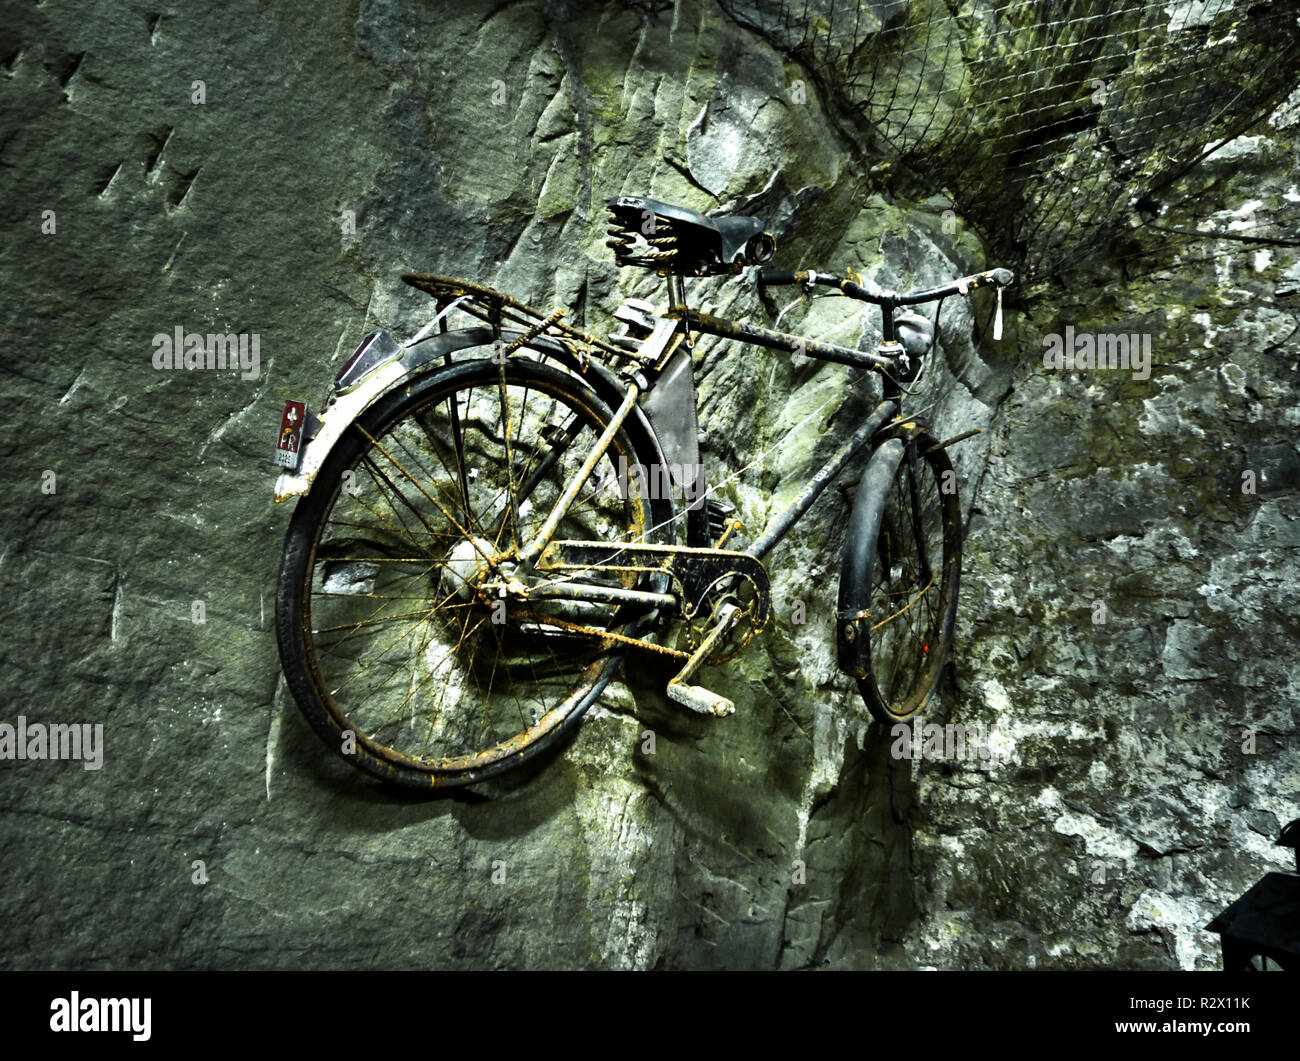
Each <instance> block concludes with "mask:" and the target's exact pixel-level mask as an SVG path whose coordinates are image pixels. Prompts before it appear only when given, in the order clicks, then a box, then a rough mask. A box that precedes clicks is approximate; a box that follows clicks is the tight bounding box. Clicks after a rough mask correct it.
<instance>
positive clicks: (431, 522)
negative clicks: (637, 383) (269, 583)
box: [276, 356, 672, 787]
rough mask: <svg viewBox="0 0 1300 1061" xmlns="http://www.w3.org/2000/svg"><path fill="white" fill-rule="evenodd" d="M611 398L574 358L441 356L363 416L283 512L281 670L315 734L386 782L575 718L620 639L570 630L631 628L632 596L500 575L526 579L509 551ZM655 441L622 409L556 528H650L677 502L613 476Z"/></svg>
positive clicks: (580, 532)
mask: <svg viewBox="0 0 1300 1061" xmlns="http://www.w3.org/2000/svg"><path fill="white" fill-rule="evenodd" d="M612 416H613V414H612V413H611V411H610V410H609V407H608V406H607V405H606V404H604V403H603V402H602V401H601V400H600V399H599V398H598V397H597V396H596V394H595V392H594V391H592V390H591V389H590V388H589V387H588V386H587V385H586V384H585V383H584V382H582V381H581V380H579V379H578V378H577V377H575V376H573V375H571V374H569V373H565V372H561V371H559V370H558V369H556V368H553V367H550V366H548V365H544V364H540V363H537V362H534V361H531V360H528V359H526V358H524V357H519V356H516V357H512V358H510V359H509V360H507V362H506V363H505V364H504V365H497V364H495V363H493V362H491V361H483V360H472V361H464V362H458V363H456V364H455V365H452V366H450V367H446V368H443V369H439V370H438V371H436V372H434V373H431V374H429V375H427V376H424V377H422V378H420V379H418V380H416V381H414V382H412V383H410V384H407V385H403V386H402V387H399V388H397V389H396V390H394V391H392V392H390V393H389V394H387V395H385V396H384V397H382V398H381V399H380V400H379V401H377V402H376V403H375V404H374V405H373V406H371V407H370V408H369V409H367V410H366V411H365V412H363V413H362V414H361V416H360V417H358V419H357V421H356V422H355V423H354V424H353V425H352V426H351V427H350V428H349V429H348V431H347V432H346V433H345V434H344V435H343V437H342V438H341V439H340V441H339V442H338V444H337V445H336V446H335V448H334V450H333V451H332V452H331V453H330V456H329V457H328V459H327V460H326V462H325V464H324V466H323V467H322V469H321V471H320V473H319V475H318V476H317V478H316V481H315V483H314V484H313V486H312V489H311V491H310V492H309V493H308V494H307V496H306V497H304V498H303V500H302V501H301V502H300V503H299V505H298V508H297V510H296V511H295V512H294V515H293V519H292V520H291V523H290V527H289V531H288V535H287V537H286V540H285V547H284V554H283V558H282V563H281V571H280V578H279V583H278V587H277V601H276V604H277V607H276V631H277V640H278V642H279V648H280V658H281V661H282V663H283V665H284V672H285V676H286V679H287V681H288V685H289V688H290V690H291V691H292V692H293V695H294V697H295V699H296V700H297V702H298V704H299V706H300V707H301V709H302V711H303V714H304V715H305V716H306V718H307V720H308V721H309V722H310V723H311V725H312V727H313V729H315V730H316V732H317V734H318V735H319V736H320V737H321V738H322V740H324V741H325V743H326V744H327V746H329V747H330V748H332V749H333V750H334V751H335V752H337V753H339V754H340V755H342V756H343V757H344V759H346V760H347V761H349V762H351V763H352V764H353V765H354V766H357V767H358V768H360V769H362V770H364V771H366V772H368V773H370V774H373V775H375V776H377V777H380V778H382V779H384V780H386V781H391V782H396V783H399V784H404V785H411V786H420V787H431V786H454V785H465V784H471V783H474V782H476V781H482V780H485V779H486V778H489V777H492V776H495V775H497V774H499V773H501V772H503V771H504V770H508V769H511V768H513V767H516V766H518V765H519V764H521V763H522V762H524V761H526V760H527V759H528V758H531V757H532V756H533V755H536V754H537V753H539V752H541V751H542V750H544V749H545V748H546V747H548V746H549V745H551V744H553V743H554V742H555V740H557V739H558V738H559V736H560V734H561V733H563V732H565V731H566V730H567V729H569V728H570V727H571V726H572V725H573V724H575V723H576V722H577V720H578V719H579V718H580V717H581V715H582V714H583V713H584V712H585V711H586V709H587V707H588V706H589V705H590V704H591V703H592V702H594V700H595V699H596V698H597V697H598V696H599V695H600V693H601V691H603V689H604V688H605V686H606V685H607V684H608V682H609V681H610V680H611V678H612V676H613V673H614V669H615V668H616V666H617V665H618V663H619V661H620V659H621V658H622V654H623V653H622V651H621V649H620V647H619V643H618V642H615V641H613V640H610V639H602V638H599V637H596V636H593V635H592V634H591V633H590V632H587V633H583V632H580V631H592V630H599V631H608V632H612V633H622V634H623V635H625V636H633V635H634V634H635V632H636V627H637V623H638V621H639V618H640V617H643V616H644V612H642V613H640V616H639V615H638V614H637V613H635V612H632V611H629V610H628V609H627V608H626V607H619V606H617V605H613V604H594V603H589V602H585V601H581V602H580V601H547V602H545V603H541V602H539V603H537V604H530V603H528V602H520V601H517V600H515V599H511V600H509V601H507V600H506V599H505V598H504V597H503V596H501V595H500V594H501V591H500V590H499V589H498V590H497V592H495V593H494V592H492V587H494V586H498V585H499V584H500V583H502V582H503V581H504V580H506V579H509V578H511V577H518V578H522V579H523V580H524V581H526V582H527V581H531V580H533V579H535V578H536V576H529V575H526V574H524V573H522V572H520V571H518V570H517V565H516V564H515V563H514V560H513V557H515V556H516V555H517V553H518V547H519V545H520V544H522V543H525V542H527V541H528V540H529V538H530V537H531V535H532V534H533V533H534V532H535V531H536V530H537V529H539V528H540V527H541V525H542V523H543V522H544V521H545V519H546V517H547V516H548V515H549V513H550V511H551V509H552V507H553V505H554V503H555V501H556V500H557V499H558V498H559V497H560V495H561V493H562V491H563V490H564V487H565V485H566V484H567V483H568V482H569V480H570V478H571V477H572V475H573V473H574V472H575V471H576V470H577V468H578V467H579V466H580V465H581V463H582V461H583V459H584V458H585V457H586V456H587V454H588V453H589V452H590V451H591V448H592V446H593V445H594V443H595V440H596V439H597V438H598V437H600V435H601V434H602V433H603V431H604V430H605V428H606V426H607V425H608V423H609V422H610V420H611V419H612ZM653 448H654V446H653V442H652V440H650V439H649V437H648V436H647V435H644V433H640V432H638V430H637V429H636V427H635V426H634V425H628V424H625V425H624V426H623V428H622V429H621V430H620V431H619V432H618V433H616V435H615V436H614V439H613V442H612V443H611V445H610V447H609V450H608V451H607V453H606V455H605V456H604V457H603V458H602V460H601V464H600V465H599V466H598V467H597V470H596V473H595V474H594V475H593V476H592V477H591V479H589V480H588V483H587V486H586V487H585V488H584V489H583V491H582V492H581V493H580V494H579V495H578V497H577V499H576V500H575V501H574V503H573V505H572V506H571V508H570V509H569V512H568V515H567V516H566V517H565V518H564V520H563V521H562V522H561V524H560V527H559V530H558V532H557V534H556V537H557V538H580V539H586V540H593V539H594V540H608V541H610V542H620V541H621V542H641V541H650V540H655V539H656V538H657V537H658V533H657V532H656V530H655V528H656V527H657V526H658V525H660V524H663V523H665V522H666V521H668V520H670V519H671V515H672V507H671V502H669V501H658V500H655V499H653V498H643V497H641V496H638V495H639V494H640V493H643V492H639V491H625V490H619V489H615V488H612V486H613V484H614V483H615V482H617V473H618V472H619V471H620V470H624V471H625V470H626V468H628V467H630V466H634V465H636V464H638V463H639V464H641V465H643V466H645V467H650V466H651V464H653V463H654V461H655V459H656V458H655V456H654V454H653V453H652V452H651V450H652V449H653ZM622 462H626V463H625V464H623V463H622ZM625 495H626V496H625ZM578 576H579V577H580V578H581V580H582V581H583V582H587V583H593V582H594V583H601V584H604V585H609V586H613V587H620V588H625V589H626V588H637V587H638V576H636V575H634V574H628V573H622V574H619V573H610V572H602V571H599V570H592V571H587V572H580V573H578ZM645 578H646V577H642V579H641V582H640V586H641V588H659V587H658V586H653V587H650V586H647V585H646V581H645Z"/></svg>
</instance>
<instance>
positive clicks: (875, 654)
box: [840, 430, 961, 724]
mask: <svg viewBox="0 0 1300 1061" xmlns="http://www.w3.org/2000/svg"><path fill="white" fill-rule="evenodd" d="M934 445H935V442H934V439H932V438H931V437H930V436H929V435H928V434H926V433H925V432H923V431H920V430H913V431H911V432H908V433H905V434H903V436H902V438H898V439H893V440H891V441H888V442H885V443H884V444H883V445H881V446H880V447H879V448H878V449H877V450H876V452H875V453H874V454H873V455H872V464H877V462H881V463H880V464H878V467H877V471H878V472H883V473H884V474H876V475H874V476H873V475H872V474H871V467H870V465H869V467H868V473H867V474H864V476H863V478H862V483H863V486H862V489H865V490H868V491H870V493H869V494H868V495H867V496H865V497H864V498H862V499H861V502H862V503H861V507H860V508H859V505H857V504H855V507H854V517H855V519H854V521H853V522H854V523H858V524H859V526H857V527H853V526H852V524H851V534H852V533H854V532H857V533H861V534H862V535H863V538H862V539H861V540H860V541H858V542H851V543H850V548H849V550H846V558H845V565H844V568H843V570H842V571H841V576H840V579H841V581H840V604H841V612H842V613H843V612H844V611H845V610H846V602H847V603H848V605H849V610H856V611H859V612H865V613H866V616H865V617H864V618H863V619H862V620H861V621H859V622H858V623H857V624H856V626H855V629H856V630H857V631H859V633H858V634H857V635H856V636H858V637H863V638H865V642H866V643H865V644H864V645H862V646H861V649H862V656H863V657H865V660H866V663H867V665H866V667H865V668H862V669H860V670H858V672H857V675H856V676H857V682H858V690H859V692H860V693H861V695H862V698H863V700H864V701H865V703H866V705H867V708H868V710H869V711H870V712H871V714H872V716H873V717H874V718H876V719H877V720H879V721H881V722H884V723H890V724H892V723H894V722H898V721H901V720H903V719H907V718H910V717H911V716H912V715H914V714H916V712H917V711H919V710H921V708H922V707H923V706H924V705H925V702H926V700H927V698H928V697H929V696H930V693H931V692H932V690H933V688H934V685H935V682H936V681H937V680H938V677H939V672H940V671H941V670H942V668H943V665H944V663H945V662H946V661H947V659H948V656H949V653H950V652H951V650H952V640H953V629H954V627H955V625H956V621H957V589H958V584H959V582H960V580H961V508H960V502H959V499H958V496H957V489H956V474H955V473H954V472H953V469H952V463H951V461H949V459H948V455H947V453H946V452H944V451H943V450H941V449H935V448H933V447H934ZM894 461H896V462H897V463H896V466H895V467H894V469H893V470H892V473H891V472H890V470H889V465H890V464H891V463H893V462H894ZM863 524H865V525H863ZM855 547H856V554H855V555H853V556H850V555H849V553H850V552H855ZM855 606H857V607H855Z"/></svg>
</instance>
